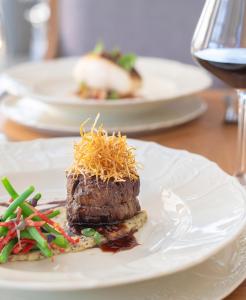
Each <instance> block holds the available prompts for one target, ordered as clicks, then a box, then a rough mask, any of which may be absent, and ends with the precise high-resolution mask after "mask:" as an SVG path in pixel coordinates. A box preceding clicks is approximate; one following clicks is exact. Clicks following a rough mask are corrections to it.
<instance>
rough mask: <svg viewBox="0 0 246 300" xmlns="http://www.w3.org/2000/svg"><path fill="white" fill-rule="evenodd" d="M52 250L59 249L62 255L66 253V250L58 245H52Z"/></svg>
mask: <svg viewBox="0 0 246 300" xmlns="http://www.w3.org/2000/svg"><path fill="white" fill-rule="evenodd" d="M51 248H52V249H57V250H59V251H60V252H61V253H64V252H65V249H64V248H61V247H59V246H57V245H56V244H54V243H52V244H51Z"/></svg>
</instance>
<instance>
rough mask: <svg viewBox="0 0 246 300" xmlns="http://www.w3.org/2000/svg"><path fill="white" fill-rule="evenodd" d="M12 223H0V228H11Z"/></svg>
mask: <svg viewBox="0 0 246 300" xmlns="http://www.w3.org/2000/svg"><path fill="white" fill-rule="evenodd" d="M13 225H14V222H11V221H10V222H0V226H3V227H8V228H11V227H13Z"/></svg>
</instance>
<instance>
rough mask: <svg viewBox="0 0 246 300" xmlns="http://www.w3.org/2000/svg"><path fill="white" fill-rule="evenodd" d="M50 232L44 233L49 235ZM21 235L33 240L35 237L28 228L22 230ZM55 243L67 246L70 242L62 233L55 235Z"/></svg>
mask: <svg viewBox="0 0 246 300" xmlns="http://www.w3.org/2000/svg"><path fill="white" fill-rule="evenodd" d="M48 234H49V233H44V235H45V236H47V235H48ZM20 237H21V238H25V239H31V240H33V237H32V236H31V235H30V233H29V232H27V231H26V230H23V231H21V233H20ZM53 243H55V244H56V245H57V246H59V247H61V248H67V246H68V244H69V243H68V241H67V240H66V239H65V238H64V236H62V235H61V234H59V235H55V239H54V240H53Z"/></svg>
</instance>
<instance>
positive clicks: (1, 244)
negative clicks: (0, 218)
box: [0, 228, 16, 250]
mask: <svg viewBox="0 0 246 300" xmlns="http://www.w3.org/2000/svg"><path fill="white" fill-rule="evenodd" d="M15 237H16V230H15V228H13V229H11V230H9V232H8V233H7V235H6V236H5V237H4V239H3V240H2V241H1V242H0V250H2V249H3V247H4V246H5V245H7V244H8V242H9V241H10V240H12V239H13V238H15Z"/></svg>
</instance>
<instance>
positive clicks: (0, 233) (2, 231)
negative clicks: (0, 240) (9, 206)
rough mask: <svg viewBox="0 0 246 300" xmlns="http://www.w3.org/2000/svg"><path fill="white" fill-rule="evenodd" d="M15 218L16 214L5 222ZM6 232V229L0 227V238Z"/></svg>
mask: <svg viewBox="0 0 246 300" xmlns="http://www.w3.org/2000/svg"><path fill="white" fill-rule="evenodd" d="M14 218H16V213H14V214H12V215H11V216H10V217H8V219H7V220H6V221H7V222H8V221H10V220H12V219H14ZM7 232H8V228H7V227H4V226H0V237H2V236H5V235H6V234H7Z"/></svg>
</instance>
